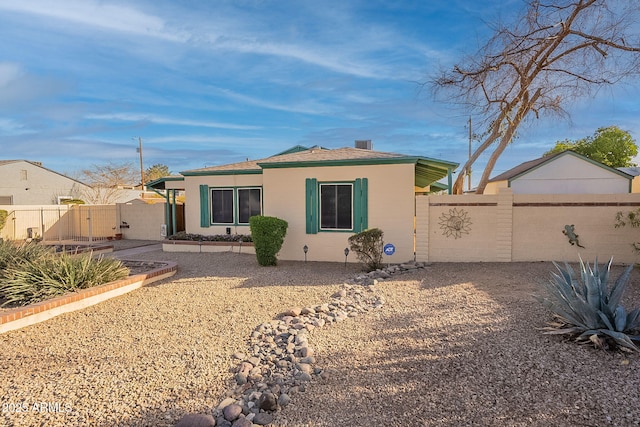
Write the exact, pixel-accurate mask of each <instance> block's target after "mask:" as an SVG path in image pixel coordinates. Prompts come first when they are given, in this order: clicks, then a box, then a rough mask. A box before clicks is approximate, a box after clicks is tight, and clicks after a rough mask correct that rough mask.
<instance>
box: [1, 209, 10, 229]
mask: <svg viewBox="0 0 640 427" xmlns="http://www.w3.org/2000/svg"><path fill="white" fill-rule="evenodd" d="M7 216H9V212H7V211H5V210H4V209H0V231H2V229H3V228H4V225H5V224H6V222H7Z"/></svg>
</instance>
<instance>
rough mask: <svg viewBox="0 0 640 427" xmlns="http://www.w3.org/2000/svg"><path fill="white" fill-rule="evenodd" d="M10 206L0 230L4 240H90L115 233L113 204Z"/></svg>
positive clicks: (111, 236) (108, 237) (114, 209)
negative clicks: (12, 208) (10, 208)
mask: <svg viewBox="0 0 640 427" xmlns="http://www.w3.org/2000/svg"><path fill="white" fill-rule="evenodd" d="M12 207H14V208H16V209H14V210H9V211H8V216H7V221H6V223H5V226H4V228H3V229H2V233H1V236H2V237H3V238H5V239H9V240H43V241H45V242H64V241H72V242H89V243H91V242H94V241H101V240H108V239H110V238H113V236H114V235H115V233H116V207H115V205H72V206H64V205H60V206H57V205H56V206H42V207H38V208H34V207H25V208H24V209H23V208H21V207H20V208H18V207H15V206H12Z"/></svg>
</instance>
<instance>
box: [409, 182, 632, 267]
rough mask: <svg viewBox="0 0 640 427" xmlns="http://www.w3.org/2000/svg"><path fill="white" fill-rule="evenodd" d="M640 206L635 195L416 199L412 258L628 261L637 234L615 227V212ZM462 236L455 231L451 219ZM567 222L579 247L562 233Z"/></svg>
mask: <svg viewBox="0 0 640 427" xmlns="http://www.w3.org/2000/svg"><path fill="white" fill-rule="evenodd" d="M638 207H640V194H569V195H567V194H555V195H554V194H548V195H535V194H534V195H531V194H527V195H524V194H516V195H514V194H512V192H511V190H510V189H508V188H505V189H500V191H499V193H498V194H497V195H481V196H480V195H478V196H476V195H461V196H417V197H416V259H417V260H418V261H432V262H433V261H436V262H437V261H441V262H468V261H480V262H510V261H577V260H578V258H579V257H582V259H583V260H585V261H593V260H594V259H595V257H596V256H597V257H598V259H599V261H601V262H604V261H606V260H608V259H609V258H610V257H611V256H613V257H614V262H620V263H632V262H636V261H637V260H638V254H636V253H635V252H634V251H633V249H632V247H631V244H632V243H633V242H640V229H633V228H629V227H625V228H615V227H614V224H615V215H616V213H617V212H619V211H623V212H626V211H630V210H633V209H637V208H638ZM459 221H462V222H464V224H459V228H460V231H459V232H456V231H455V228H456V222H459ZM565 225H573V226H574V229H575V232H576V234H578V236H579V242H580V244H581V245H582V246H584V247H583V248H581V247H578V246H577V245H571V244H570V242H569V239H568V237H567V236H566V235H565V234H563V232H562V231H563V230H564V227H565Z"/></svg>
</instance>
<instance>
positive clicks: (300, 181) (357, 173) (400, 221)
mask: <svg viewBox="0 0 640 427" xmlns="http://www.w3.org/2000/svg"><path fill="white" fill-rule="evenodd" d="M306 178H316V179H317V180H318V182H323V181H324V182H331V181H353V180H355V179H356V178H368V213H369V216H368V226H369V228H376V227H377V228H380V229H381V230H382V231H383V232H384V240H385V242H388V243H393V244H394V245H395V247H396V253H395V254H394V255H393V256H391V257H385V259H384V261H385V262H387V261H388V262H404V261H407V260H410V259H413V217H414V186H413V182H414V165H413V164H399V165H370V166H331V167H330V166H325V167H306V168H290V169H265V170H264V172H263V181H264V213H265V215H269V216H275V217H278V218H282V219H284V220H286V221H287V222H288V223H289V228H288V231H287V236H286V238H285V241H284V245H283V247H282V250H281V251H280V254H279V256H278V257H279V259H283V260H303V259H304V252H303V251H302V247H303V246H304V245H307V246H308V247H309V252H308V254H307V257H308V260H309V261H337V262H343V261H344V260H345V257H344V249H345V248H346V247H348V246H349V244H348V241H347V239H348V238H349V236H351V235H352V234H353V233H352V232H321V231H319V232H318V233H317V234H306V222H305V219H306V216H305V182H306V181H305V180H306ZM348 260H349V261H350V262H356V257H355V255H354V254H350V255H349V258H348Z"/></svg>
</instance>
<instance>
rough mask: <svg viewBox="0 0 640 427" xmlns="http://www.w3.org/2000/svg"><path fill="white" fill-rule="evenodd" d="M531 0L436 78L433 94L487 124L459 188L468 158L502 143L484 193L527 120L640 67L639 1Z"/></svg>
mask: <svg viewBox="0 0 640 427" xmlns="http://www.w3.org/2000/svg"><path fill="white" fill-rule="evenodd" d="M526 6H527V7H526V8H525V9H524V16H521V17H520V18H519V19H518V20H517V21H516V22H517V23H516V24H514V25H513V26H512V27H507V26H504V25H502V24H499V25H497V26H496V27H495V31H494V35H493V37H491V39H490V40H489V41H488V42H487V43H486V44H485V45H484V47H482V48H481V49H480V50H479V51H478V52H477V53H476V54H475V55H474V56H471V57H469V58H466V59H465V60H464V61H463V63H462V64H460V65H456V66H454V67H453V69H452V70H450V71H445V72H443V73H442V74H441V75H440V76H439V77H438V78H436V79H435V81H434V82H433V84H434V89H435V91H436V94H438V95H440V94H443V93H446V96H447V98H449V99H451V98H453V99H454V100H455V101H457V102H459V103H462V104H463V105H464V106H465V107H467V108H470V109H471V111H472V112H473V113H474V114H475V115H477V116H479V117H482V118H483V121H484V123H485V125H486V126H487V130H488V133H487V136H486V138H485V139H484V141H483V142H482V144H480V146H479V147H478V148H477V149H476V150H475V151H474V152H473V154H472V155H471V158H470V159H469V160H468V161H467V163H466V164H465V165H464V166H463V168H462V171H461V172H460V174H459V175H458V178H457V179H456V182H455V184H454V186H453V192H454V193H455V194H461V193H462V189H463V181H464V176H465V175H466V173H467V171H468V170H469V169H470V168H471V165H473V163H474V162H475V161H476V160H477V159H478V157H479V156H480V155H481V154H482V153H483V152H484V151H485V150H487V149H488V148H489V147H490V146H492V145H493V144H494V143H497V145H496V146H495V149H494V151H493V152H492V154H491V156H490V157H489V160H488V163H487V166H486V167H485V169H484V172H483V174H482V177H481V179H480V183H479V184H478V187H477V189H476V193H478V194H482V193H483V192H484V189H485V187H486V185H487V181H488V180H489V175H490V174H491V171H492V170H493V168H494V166H495V164H496V161H497V160H498V158H499V157H500V155H501V154H502V152H503V151H504V149H505V148H506V147H507V145H508V144H509V143H510V142H511V140H512V138H513V137H514V135H515V134H516V131H517V130H518V127H519V126H520V125H521V124H522V123H523V121H524V120H525V119H528V118H533V117H535V118H539V117H540V115H541V114H544V113H547V114H551V115H560V116H564V115H567V113H566V111H565V110H564V108H563V106H565V105H566V104H567V103H568V102H569V101H571V100H573V99H576V98H580V97H583V96H588V95H591V94H592V93H593V92H594V91H597V90H598V89H599V88H601V87H602V86H605V85H613V84H615V83H617V82H620V81H621V80H623V79H626V78H628V77H630V76H633V75H637V74H640V37H639V35H638V22H640V21H639V20H638V17H639V16H640V2H638V1H629V0H549V1H548V2H543V1H541V0H528V1H526ZM634 26H635V27H634Z"/></svg>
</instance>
